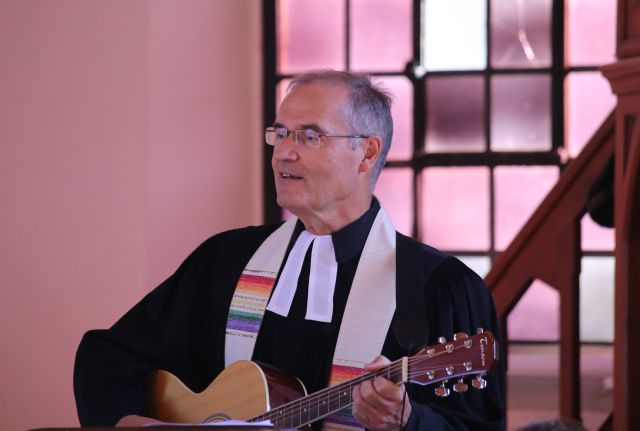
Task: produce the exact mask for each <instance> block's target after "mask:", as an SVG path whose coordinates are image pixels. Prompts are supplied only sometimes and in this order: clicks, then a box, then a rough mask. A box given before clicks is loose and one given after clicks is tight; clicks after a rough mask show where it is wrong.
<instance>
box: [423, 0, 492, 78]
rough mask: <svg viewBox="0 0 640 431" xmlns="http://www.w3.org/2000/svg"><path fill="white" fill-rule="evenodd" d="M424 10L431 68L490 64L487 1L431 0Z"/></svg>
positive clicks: (426, 57)
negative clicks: (487, 42)
mask: <svg viewBox="0 0 640 431" xmlns="http://www.w3.org/2000/svg"><path fill="white" fill-rule="evenodd" d="M424 11H425V12H424V13H425V16H424V17H423V22H424V26H425V29H424V34H425V41H424V42H425V43H424V48H423V49H424V53H423V58H424V62H425V67H426V68H427V70H480V69H484V68H485V67H486V64H487V62H486V57H487V47H486V35H487V24H486V21H487V2H486V0H427V2H426V5H425V8H424Z"/></svg>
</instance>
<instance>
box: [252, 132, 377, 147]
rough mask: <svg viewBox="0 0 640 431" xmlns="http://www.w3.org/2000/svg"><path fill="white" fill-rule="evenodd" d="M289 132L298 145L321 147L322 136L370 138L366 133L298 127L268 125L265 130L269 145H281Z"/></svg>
mask: <svg viewBox="0 0 640 431" xmlns="http://www.w3.org/2000/svg"><path fill="white" fill-rule="evenodd" d="M289 134H293V141H294V142H295V143H296V145H303V146H307V147H313V148H320V147H321V146H322V139H321V138H368V136H365V135H323V134H322V133H320V132H318V131H317V130H313V129H296V130H288V129H286V128H284V127H267V129H266V130H265V132H264V138H265V141H266V142H267V144H268V145H272V146H275V145H279V144H281V143H282V142H283V141H284V140H285V139H287V136H289Z"/></svg>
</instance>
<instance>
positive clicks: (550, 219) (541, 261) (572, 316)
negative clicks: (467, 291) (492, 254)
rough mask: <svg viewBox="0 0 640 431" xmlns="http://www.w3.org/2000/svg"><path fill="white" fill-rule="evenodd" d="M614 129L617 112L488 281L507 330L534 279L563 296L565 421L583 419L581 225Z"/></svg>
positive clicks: (561, 399)
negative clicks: (511, 318) (581, 411)
mask: <svg viewBox="0 0 640 431" xmlns="http://www.w3.org/2000/svg"><path fill="white" fill-rule="evenodd" d="M614 126H615V119H614V115H613V113H612V114H610V115H609V116H608V117H607V119H606V120H605V121H604V122H603V123H602V125H601V126H600V128H599V129H598V130H597V131H596V132H595V134H594V135H593V137H592V138H591V139H590V140H589V142H588V143H587V145H586V146H585V147H584V149H583V150H582V152H581V153H580V155H579V156H578V157H577V158H576V159H575V160H573V161H571V162H570V163H569V164H568V165H567V167H566V168H565V169H564V171H563V172H562V174H561V175H560V178H559V180H558V182H557V183H556V185H555V186H554V187H553V189H552V190H551V191H550V192H549V194H548V195H547V197H546V198H545V199H544V200H543V202H542V204H541V205H540V206H539V207H538V209H537V210H536V211H535V212H534V213H533V215H532V216H531V217H530V218H529V220H528V221H527V223H526V224H525V225H524V227H523V228H522V229H521V230H520V232H519V233H518V235H517V236H516V237H515V239H514V240H513V241H512V243H511V244H510V245H509V247H507V249H506V250H505V251H504V253H502V254H501V255H500V256H499V257H498V259H497V260H496V261H495V263H494V265H493V267H492V268H491V271H490V272H489V273H488V274H487V276H486V277H485V282H486V284H487V286H488V287H489V289H491V292H492V295H493V298H494V301H495V304H496V309H497V312H498V316H499V318H500V320H501V322H502V323H503V329H504V327H505V326H506V324H505V322H506V319H507V316H508V314H509V313H510V312H511V310H512V309H513V308H514V306H515V305H516V304H517V302H518V301H519V300H520V298H521V297H522V295H524V293H525V292H526V290H527V289H528V288H529V286H530V285H531V282H532V281H533V280H535V279H540V280H542V281H544V282H545V283H546V284H548V285H549V286H552V287H554V288H555V289H557V290H558V292H559V293H560V313H559V314H560V375H559V380H560V382H559V387H560V394H559V403H560V406H559V411H560V416H562V417H566V418H574V419H580V362H579V361H580V331H579V275H580V261H581V257H582V252H581V244H580V221H581V219H582V217H583V215H584V214H585V212H586V203H587V197H588V194H589V191H590V189H591V187H592V185H593V183H594V181H595V180H596V178H598V176H599V175H600V174H601V173H602V171H603V170H604V168H605V166H606V164H607V163H608V161H609V160H610V158H611V157H612V156H613V151H614ZM504 338H505V339H506V337H504ZM507 347H508V343H505V348H507Z"/></svg>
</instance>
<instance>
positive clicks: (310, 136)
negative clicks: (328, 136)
mask: <svg viewBox="0 0 640 431" xmlns="http://www.w3.org/2000/svg"><path fill="white" fill-rule="evenodd" d="M302 136H303V139H304V140H305V141H306V142H314V141H315V140H316V139H317V137H318V132H316V131H315V130H312V129H305V130H304V131H303V133H302Z"/></svg>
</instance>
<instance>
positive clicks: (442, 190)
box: [264, 0, 615, 341]
mask: <svg viewBox="0 0 640 431" xmlns="http://www.w3.org/2000/svg"><path fill="white" fill-rule="evenodd" d="M264 13H265V48H266V50H265V81H264V82H265V98H264V100H265V106H264V113H265V118H264V120H265V125H270V124H271V122H272V121H273V119H274V118H275V108H276V105H277V102H278V101H279V100H280V97H281V96H280V95H281V94H282V93H283V90H284V89H285V88H286V83H287V82H288V80H289V79H290V78H291V77H292V76H293V75H295V74H296V73H299V72H303V71H305V70H310V69H314V68H335V69H343V70H358V71H364V72H368V73H370V74H372V75H374V76H376V77H377V78H378V80H379V81H381V82H382V83H383V85H384V86H385V87H386V88H387V89H388V90H390V92H391V93H392V94H393V97H394V106H393V112H392V113H393V117H394V125H395V132H394V138H393V144H392V149H391V152H390V154H389V158H388V161H387V164H386V166H385V169H384V170H383V172H382V175H381V177H380V180H379V182H378V185H377V187H376V195H377V196H378V197H379V198H380V200H381V202H382V204H383V205H384V206H385V207H386V208H387V209H388V210H389V212H390V214H391V216H392V218H393V220H394V222H395V224H396V228H397V229H398V230H399V231H401V232H403V233H406V234H409V235H412V236H414V237H417V238H419V239H421V240H422V241H424V242H427V243H429V244H431V245H433V246H435V247H437V248H440V249H442V250H443V251H446V252H449V253H451V254H454V255H456V256H458V257H459V258H461V259H462V260H463V261H464V262H465V263H467V265H469V266H470V267H472V268H473V269H475V270H476V271H477V272H478V273H479V274H480V275H485V274H486V272H487V271H488V270H489V268H490V265H491V262H493V261H494V260H495V258H496V257H497V256H498V255H499V253H501V252H502V251H503V250H504V249H505V248H506V247H507V246H508V244H509V243H510V241H511V240H512V239H513V237H514V236H515V234H516V233H517V232H518V231H519V229H520V228H521V227H522V226H523V224H524V223H525V222H526V220H527V219H528V217H529V216H530V215H531V213H532V212H533V211H534V210H535V208H536V207H537V206H538V205H539V203H540V202H541V200H542V199H543V198H544V197H545V196H546V194H547V193H548V191H549V190H550V189H551V188H552V187H553V185H554V184H555V182H556V181H557V179H558V177H559V175H560V172H561V171H562V168H563V166H564V165H565V164H566V162H567V160H568V159H569V158H571V157H575V156H577V155H578V154H579V152H580V150H581V149H582V147H583V146H584V144H585V143H586V142H587V141H588V139H589V138H590V136H591V135H592V133H593V132H594V131H595V130H596V128H597V127H598V126H599V125H600V124H601V122H602V121H603V120H604V118H605V117H606V115H607V114H608V113H609V112H610V111H611V109H613V107H614V106H615V99H614V96H613V95H612V94H611V90H610V88H609V85H608V83H607V81H606V80H605V79H604V78H603V77H602V76H601V75H600V73H599V72H598V66H600V65H602V64H606V63H610V62H613V61H614V47H615V35H614V33H615V2H608V1H606V2H605V1H600V0H565V1H564V2H562V1H552V0H526V1H525V0H323V1H321V2H319V1H315V0H271V1H267V2H266V3H265V10H264ZM595 28H597V29H598V30H597V31H594V29H595ZM269 158H270V154H269V152H268V150H267V149H265V167H268V166H269V163H268V159H269ZM281 217H282V212H281V210H280V209H279V208H278V207H277V204H276V203H275V191H274V188H273V185H272V177H271V172H270V169H268V170H267V172H266V173H265V218H266V220H267V221H275V220H277V219H280V218H281ZM583 249H584V255H585V259H594V258H599V259H605V260H606V259H608V260H609V262H613V257H612V251H613V232H612V230H610V229H603V228H599V227H598V226H597V225H595V223H593V222H592V221H591V220H590V219H589V217H588V216H586V217H585V219H584V220H583ZM598 262H600V261H598ZM588 263H589V262H588V261H585V264H588ZM598 267H599V268H600V267H602V268H608V270H610V268H612V263H611V264H606V263H603V264H601V265H599V266H598ZM587 272H588V271H587ZM599 276H600V277H602V275H599ZM585 286H589V283H585ZM585 288H588V287H585ZM584 297H585V298H589V297H590V295H589V294H588V293H587V294H586V295H584ZM585 307H586V308H585V309H590V306H589V305H588V304H587V305H585ZM599 336H600V335H598V337H599ZM541 337H543V338H544V337H545V335H544V334H541ZM611 337H612V334H611ZM586 338H589V336H587V337H586ZM596 338H597V337H596ZM600 341H611V339H609V340H600Z"/></svg>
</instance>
